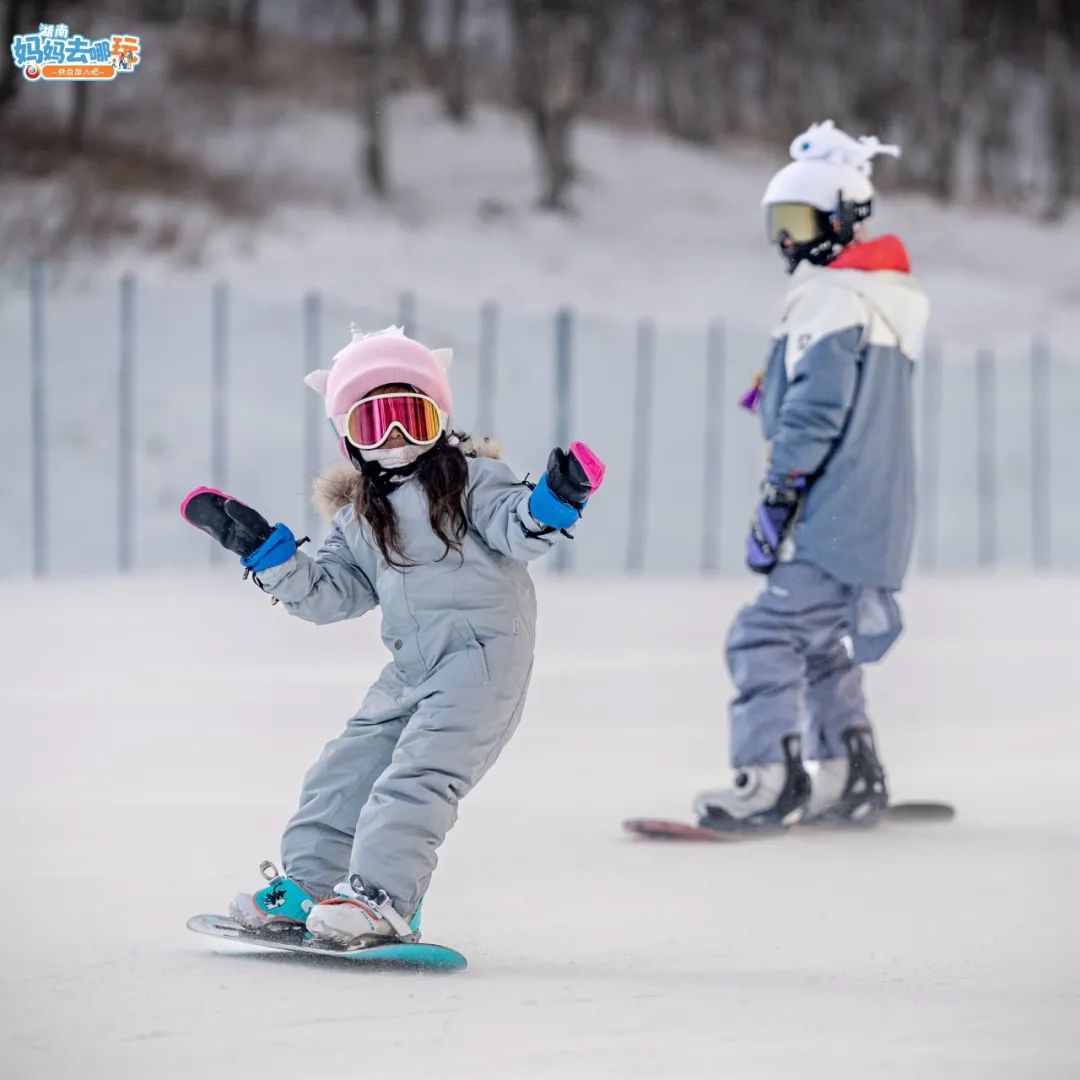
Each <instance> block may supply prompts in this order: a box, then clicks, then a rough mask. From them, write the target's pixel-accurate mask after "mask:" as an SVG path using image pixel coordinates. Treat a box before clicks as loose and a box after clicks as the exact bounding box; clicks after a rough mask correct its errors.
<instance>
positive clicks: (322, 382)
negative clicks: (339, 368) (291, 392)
mask: <svg viewBox="0 0 1080 1080" xmlns="http://www.w3.org/2000/svg"><path fill="white" fill-rule="evenodd" d="M329 378H330V372H329V371H326V370H324V369H322V368H320V369H319V370H318V371H309V372H308V373H307V374H306V375H305V376H304V385H305V386H310V387H311V389H312V390H314V391H315V393H316V394H322V396H323V397H326V381H327V379H329Z"/></svg>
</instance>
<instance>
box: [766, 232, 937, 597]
mask: <svg viewBox="0 0 1080 1080" xmlns="http://www.w3.org/2000/svg"><path fill="white" fill-rule="evenodd" d="M879 245H883V246H884V248H885V251H886V254H889V253H891V252H896V258H895V259H894V260H892V261H893V262H894V264H895V265H897V266H900V267H904V268H906V265H907V257H906V253H904V251H903V248H902V246H901V245H900V243H899V241H897V240H896V239H895V238H894V237H883V238H882V239H881V240H878V241H874V242H871V243H870V244H866V245H859V247H860V248H864V249H870V248H874V247H878V246H879ZM879 250H880V249H879ZM868 262H880V259H878V260H868ZM841 265H842V264H841ZM886 265H889V261H888V260H886ZM834 267H835V264H834V266H827V267H817V266H812V265H809V264H807V263H803V264H802V265H801V266H800V267H799V268H798V269H797V270H796V272H795V274H794V277H793V281H792V284H791V288H790V289H789V291H788V293H787V296H786V297H785V299H784V307H783V315H782V317H781V320H780V325H779V327H778V328H777V330H776V331H775V332H774V334H773V339H772V346H771V351H770V354H769V359H768V364H767V367H766V371H765V378H764V382H763V384H762V388H761V389H762V397H761V416H762V423H763V427H764V431H765V437H766V438H767V439H768V440H769V442H770V449H769V469H770V471H772V472H777V473H789V472H794V473H803V474H806V475H807V477H808V478H809V488H808V491H807V494H806V496H805V498H804V501H803V505H802V507H801V511H800V514H799V517H798V520H797V523H796V525H795V528H794V531H793V534H792V541H793V542H792V544H789V545H788V546H787V549H786V550H785V551H784V552H783V553H782V558H785V559H797V560H801V561H805V562H809V563H812V564H813V565H815V566H818V567H819V568H820V569H822V570H824V571H825V572H826V573H827V574H829V575H831V576H832V577H833V578H835V579H836V580H838V581H841V582H844V583H845V584H849V585H856V586H867V587H871V588H881V589H890V590H894V589H899V588H900V586H901V584H902V582H903V578H904V574H905V572H906V570H907V565H908V561H909V558H910V555H911V546H912V539H913V534H914V528H915V462H914V443H913V435H912V378H913V372H914V366H915V362H916V361H917V360H918V359H919V358H920V356H921V353H922V349H923V339H924V335H925V330H926V321H927V315H928V304H927V300H926V297H925V295H924V293H923V291H922V287H921V286H920V284H919V282H918V281H917V280H916V279H915V278H914V277H912V276H911V275H910V274H908V273H907V272H905V270H902V269H874V270H862V269H843V268H842V269H836V268H834Z"/></svg>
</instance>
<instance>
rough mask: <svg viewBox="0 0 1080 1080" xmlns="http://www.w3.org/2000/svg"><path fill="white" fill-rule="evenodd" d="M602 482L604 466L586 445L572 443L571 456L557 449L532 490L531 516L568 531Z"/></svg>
mask: <svg viewBox="0 0 1080 1080" xmlns="http://www.w3.org/2000/svg"><path fill="white" fill-rule="evenodd" d="M603 479H604V464H603V462H602V461H601V460H600V459H599V458H598V457H597V456H596V455H595V454H594V453H593V451H592V450H590V449H589V448H588V447H587V446H586V445H585V444H584V443H581V442H574V443H571V444H570V450H569V452H567V451H566V450H562V449H561V448H559V447H556V448H555V449H554V450H552V451H551V453H550V455H548V464H547V472H545V473H544V475H543V476H541V477H540V482H539V483H538V484H537V485H536V487H535V488H533V493H532V495H531V496H530V498H529V513H530V514H531V515H532V518H533V520H534V521H537V522H539V523H540V524H541V525H545V526H547V527H548V528H549V529H569V528H570V526H571V525H573V524H574V522H576V521H577V519H578V518H579V517H581V511H582V510H584V509H585V504H586V503H587V502H588V501H589V496H590V495H591V494H592V493H593V492H594V491H595V490H596V489H597V488H598V487H599V486H600V484H601V482H602V481H603Z"/></svg>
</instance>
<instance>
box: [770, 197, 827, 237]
mask: <svg viewBox="0 0 1080 1080" xmlns="http://www.w3.org/2000/svg"><path fill="white" fill-rule="evenodd" d="M765 231H766V233H767V234H768V238H769V243H770V244H779V243H781V242H782V241H783V240H785V239H788V240H791V241H792V242H793V243H796V244H809V243H810V242H811V241H812V240H817V239H818V238H819V237H822V236H825V235H826V234H827V233H828V231H829V215H828V214H826V213H825V212H824V211H822V210H819V209H818V208H817V207H816V206H807V205H806V204H805V203H771V204H770V205H769V206H766V207H765Z"/></svg>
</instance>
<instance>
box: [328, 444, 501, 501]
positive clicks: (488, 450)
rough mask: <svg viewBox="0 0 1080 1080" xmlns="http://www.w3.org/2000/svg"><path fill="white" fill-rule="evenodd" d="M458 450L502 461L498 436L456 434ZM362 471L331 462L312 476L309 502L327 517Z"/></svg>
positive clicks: (352, 490)
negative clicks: (319, 473) (331, 464)
mask: <svg viewBox="0 0 1080 1080" xmlns="http://www.w3.org/2000/svg"><path fill="white" fill-rule="evenodd" d="M457 447H458V449H459V450H460V451H461V452H462V453H463V454H464V455H465V456H466V457H470V458H493V459H494V460H496V461H502V456H503V455H502V446H500V445H499V440H498V439H492V438H489V437H487V436H481V437H479V438H475V439H474V438H472V437H470V436H459V438H458V443H457ZM362 478H363V474H362V473H361V472H360V471H359V470H357V469H355V468H354V467H353V466H352V465H335V466H334V467H333V468H332V469H327V471H326V472H324V473H322V474H321V475H320V476H317V477H316V478H315V485H314V491H313V493H312V496H311V501H312V502H313V503H314V504H315V509H316V510H318V512H319V513H320V514H321V515H322V516H323V517H324V518H327V519H328V520H329V519H330V518H332V517H333V516H334V515H335V514H336V513H337V512H338V511H339V510H340V509H342V507H345V506H349V505H351V504H352V502H353V500H354V499H355V498H356V489H357V488H358V487H359V485H360V481H361V479H362Z"/></svg>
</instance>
